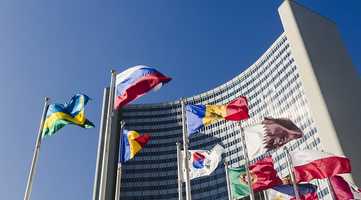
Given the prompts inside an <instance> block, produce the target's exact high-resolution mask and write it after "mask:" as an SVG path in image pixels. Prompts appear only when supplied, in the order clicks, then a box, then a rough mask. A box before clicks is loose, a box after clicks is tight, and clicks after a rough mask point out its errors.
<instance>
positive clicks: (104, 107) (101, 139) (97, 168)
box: [93, 88, 109, 200]
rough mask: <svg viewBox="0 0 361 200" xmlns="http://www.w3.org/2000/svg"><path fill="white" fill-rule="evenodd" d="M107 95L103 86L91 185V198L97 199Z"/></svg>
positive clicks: (107, 89) (106, 90) (107, 91)
mask: <svg viewBox="0 0 361 200" xmlns="http://www.w3.org/2000/svg"><path fill="white" fill-rule="evenodd" d="M108 97H109V88H104V93H103V107H102V116H101V119H100V127H99V139H98V153H97V163H96V166H95V176H94V186H93V200H97V199H98V198H99V184H100V178H101V171H102V159H103V148H104V134H105V125H106V124H105V123H106V119H107V110H108Z"/></svg>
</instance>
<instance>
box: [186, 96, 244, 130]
mask: <svg viewBox="0 0 361 200" xmlns="http://www.w3.org/2000/svg"><path fill="white" fill-rule="evenodd" d="M186 115H187V128H188V134H189V135H191V134H193V133H196V132H197V131H198V130H199V129H200V128H202V127H204V126H208V125H210V124H212V123H214V122H216V121H218V120H220V119H224V120H229V121H240V120H244V119H248V118H249V115H248V103H247V98H246V97H242V96H241V97H239V98H237V99H235V100H233V101H231V102H230V103H228V104H227V105H201V104H198V105H187V106H186Z"/></svg>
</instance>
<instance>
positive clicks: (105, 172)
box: [99, 70, 116, 200]
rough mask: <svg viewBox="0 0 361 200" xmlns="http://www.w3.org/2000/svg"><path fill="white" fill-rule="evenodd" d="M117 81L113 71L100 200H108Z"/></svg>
mask: <svg viewBox="0 0 361 200" xmlns="http://www.w3.org/2000/svg"><path fill="white" fill-rule="evenodd" d="M115 79H116V72H115V70H111V81H110V91H109V98H108V111H107V113H108V114H107V120H106V127H105V134H104V136H105V137H104V148H103V160H102V162H103V163H102V172H101V179H100V190H99V200H106V190H107V178H108V162H109V144H110V135H111V126H112V118H113V115H114V93H115Z"/></svg>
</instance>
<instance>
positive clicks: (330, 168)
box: [291, 150, 351, 182]
mask: <svg viewBox="0 0 361 200" xmlns="http://www.w3.org/2000/svg"><path fill="white" fill-rule="evenodd" d="M291 157H292V162H293V166H294V172H295V176H296V181H297V182H309V181H310V180H313V179H324V178H328V177H332V176H334V175H337V174H343V173H350V172H351V164H350V160H349V159H348V158H345V157H341V156H335V155H333V154H330V153H327V152H322V151H316V150H302V151H296V152H293V153H292V154H291Z"/></svg>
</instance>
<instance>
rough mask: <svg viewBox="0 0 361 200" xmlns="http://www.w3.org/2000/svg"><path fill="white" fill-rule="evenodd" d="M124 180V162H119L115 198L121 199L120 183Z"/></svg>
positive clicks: (116, 199)
mask: <svg viewBox="0 0 361 200" xmlns="http://www.w3.org/2000/svg"><path fill="white" fill-rule="evenodd" d="M121 181H122V163H118V170H117V184H116V188H115V200H119V199H120V184H121Z"/></svg>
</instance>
